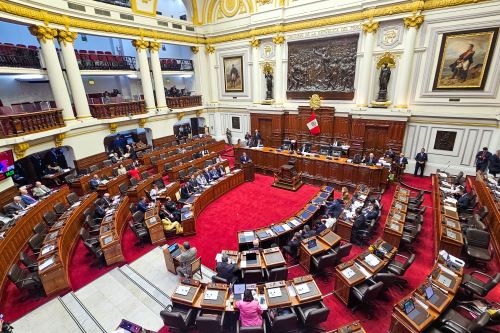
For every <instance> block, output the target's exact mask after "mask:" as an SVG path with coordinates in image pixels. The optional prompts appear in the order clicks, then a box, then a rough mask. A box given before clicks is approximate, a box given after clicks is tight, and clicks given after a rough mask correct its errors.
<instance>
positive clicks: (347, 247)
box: [335, 243, 352, 266]
mask: <svg viewBox="0 0 500 333" xmlns="http://www.w3.org/2000/svg"><path fill="white" fill-rule="evenodd" d="M351 249H352V244H351V243H344V244H342V245H340V247H339V249H338V251H337V262H336V263H335V266H336V265H337V264H338V263H340V262H341V261H342V258H345V257H347V256H349V254H350V253H351Z"/></svg>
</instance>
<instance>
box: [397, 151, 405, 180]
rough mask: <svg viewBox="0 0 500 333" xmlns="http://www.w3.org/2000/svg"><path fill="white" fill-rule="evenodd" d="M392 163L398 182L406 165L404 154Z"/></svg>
mask: <svg viewBox="0 0 500 333" xmlns="http://www.w3.org/2000/svg"><path fill="white" fill-rule="evenodd" d="M394 162H395V164H396V170H395V171H396V172H395V173H396V179H398V180H399V179H400V178H401V175H402V174H403V171H404V170H405V168H406V165H407V164H408V159H407V158H406V157H405V154H403V153H401V154H399V156H398V157H396V159H395V161H394Z"/></svg>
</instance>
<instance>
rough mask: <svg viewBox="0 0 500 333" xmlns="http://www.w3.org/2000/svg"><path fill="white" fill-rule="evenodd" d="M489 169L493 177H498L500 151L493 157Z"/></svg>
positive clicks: (499, 171)
mask: <svg viewBox="0 0 500 333" xmlns="http://www.w3.org/2000/svg"><path fill="white" fill-rule="evenodd" d="M488 169H489V171H490V173H491V174H492V175H493V177H496V176H497V173H500V150H497V152H496V153H495V155H491V158H490V165H489V167H488Z"/></svg>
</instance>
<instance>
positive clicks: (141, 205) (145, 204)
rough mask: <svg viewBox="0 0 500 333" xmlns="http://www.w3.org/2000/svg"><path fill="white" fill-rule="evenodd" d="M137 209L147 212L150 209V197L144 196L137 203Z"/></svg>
mask: <svg viewBox="0 0 500 333" xmlns="http://www.w3.org/2000/svg"><path fill="white" fill-rule="evenodd" d="M137 209H138V210H140V211H141V212H143V213H145V212H147V210H148V209H149V204H148V199H147V198H146V197H142V198H141V200H139V202H138V203H137Z"/></svg>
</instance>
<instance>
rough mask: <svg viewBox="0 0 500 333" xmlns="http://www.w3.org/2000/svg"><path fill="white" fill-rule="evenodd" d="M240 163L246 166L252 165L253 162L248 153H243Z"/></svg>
mask: <svg viewBox="0 0 500 333" xmlns="http://www.w3.org/2000/svg"><path fill="white" fill-rule="evenodd" d="M240 162H241V163H242V164H246V163H250V162H252V160H251V159H250V157H248V156H247V153H246V152H243V154H242V155H241V157H240Z"/></svg>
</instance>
